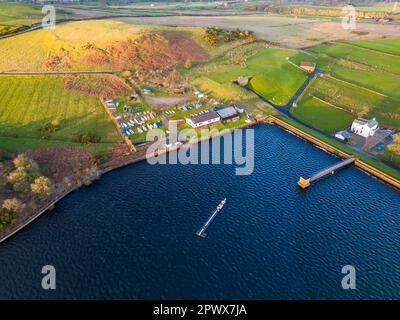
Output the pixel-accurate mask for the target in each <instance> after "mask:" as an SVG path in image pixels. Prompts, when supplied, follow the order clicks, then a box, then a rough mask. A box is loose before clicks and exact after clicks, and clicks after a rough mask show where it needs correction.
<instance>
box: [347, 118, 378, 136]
mask: <svg viewBox="0 0 400 320" xmlns="http://www.w3.org/2000/svg"><path fill="white" fill-rule="evenodd" d="M350 130H351V132H353V133H355V134H357V135H359V136H362V137H364V138H368V137H371V136H373V135H374V134H375V132H376V131H377V130H378V122H377V121H376V120H375V118H373V119H372V120H366V119H362V118H358V119H355V120H354V121H353V123H352V125H351V129H350Z"/></svg>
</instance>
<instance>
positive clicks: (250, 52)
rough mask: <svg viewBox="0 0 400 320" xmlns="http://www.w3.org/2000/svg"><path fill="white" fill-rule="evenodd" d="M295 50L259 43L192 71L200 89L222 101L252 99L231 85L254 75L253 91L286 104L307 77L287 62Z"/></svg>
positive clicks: (192, 77)
mask: <svg viewBox="0 0 400 320" xmlns="http://www.w3.org/2000/svg"><path fill="white" fill-rule="evenodd" d="M297 54H299V53H298V52H297V51H294V50H287V49H278V48H268V49H267V48H264V47H263V46H261V45H259V44H253V45H249V46H245V47H239V48H236V49H234V50H231V51H229V52H228V53H225V54H222V55H219V56H217V57H216V58H214V59H212V60H210V61H209V62H206V63H204V64H200V65H199V66H197V67H195V68H193V69H192V70H190V72H189V75H190V78H191V79H193V81H194V83H195V84H196V85H198V86H199V88H200V90H204V91H206V92H210V93H212V94H213V95H214V96H215V97H216V98H220V99H222V100H236V98H237V97H240V98H242V99H245V98H246V97H245V96H246V95H249V97H251V95H250V92H248V91H247V92H246V91H245V90H243V89H242V88H239V87H237V86H236V85H233V84H232V83H231V81H232V80H234V79H236V78H237V77H239V76H253V79H252V80H251V82H250V85H251V86H252V88H253V89H254V90H255V91H257V92H258V93H260V94H262V95H263V96H265V97H266V98H268V99H271V100H274V101H275V103H277V104H285V103H287V102H288V101H289V100H290V97H291V96H292V95H293V94H294V93H295V92H296V90H297V89H298V88H299V87H300V86H301V84H302V83H303V82H304V80H305V79H306V78H307V75H306V73H305V72H303V71H301V70H300V69H298V68H296V67H295V66H293V65H291V64H290V63H288V61H287V60H286V58H287V57H292V56H294V55H297Z"/></svg>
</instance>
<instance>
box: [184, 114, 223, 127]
mask: <svg viewBox="0 0 400 320" xmlns="http://www.w3.org/2000/svg"><path fill="white" fill-rule="evenodd" d="M220 120H221V118H220V116H219V114H218V113H216V112H214V111H211V112H206V113H203V114H199V115H196V116H192V117H189V118H186V123H187V124H188V125H190V126H191V127H192V128H199V127H204V126H208V125H210V124H213V123H216V122H219V121H220Z"/></svg>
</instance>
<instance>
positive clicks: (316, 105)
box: [290, 96, 354, 134]
mask: <svg viewBox="0 0 400 320" xmlns="http://www.w3.org/2000/svg"><path fill="white" fill-rule="evenodd" d="M290 112H291V113H292V114H293V115H294V116H295V117H296V118H298V119H299V120H301V121H303V122H304V123H306V124H308V125H312V126H314V127H315V128H317V129H319V130H322V131H325V132H327V133H330V134H332V133H335V132H336V131H339V130H341V129H343V128H345V127H347V126H349V125H350V124H351V122H352V121H353V119H354V116H353V115H352V114H351V113H349V112H346V111H343V110H341V109H337V108H334V107H332V106H330V105H328V104H325V103H323V102H320V101H318V100H317V99H315V98H313V97H310V96H306V97H303V99H301V100H300V102H299V107H296V108H292V109H291V110H290Z"/></svg>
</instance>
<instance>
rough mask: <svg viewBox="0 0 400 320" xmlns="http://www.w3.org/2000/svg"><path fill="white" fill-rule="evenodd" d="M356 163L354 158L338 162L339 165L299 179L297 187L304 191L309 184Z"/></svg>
mask: <svg viewBox="0 0 400 320" xmlns="http://www.w3.org/2000/svg"><path fill="white" fill-rule="evenodd" d="M355 161H356V157H354V156H353V157H349V158H347V159H344V160H342V161H340V162H339V163H336V164H334V165H332V166H330V167H328V168H325V169H323V170H321V171H318V172H317V173H315V174H314V175H312V176H311V177H310V178H306V177H300V179H299V181H298V183H297V184H298V185H299V186H300V187H301V188H303V189H305V188H307V187H309V186H310V184H311V183H313V182H315V181H318V180H320V179H322V178H323V177H326V176H329V175H332V174H334V173H335V172H336V171H337V170H340V169H342V168H344V167H346V166H348V165H350V164H352V163H353V162H355Z"/></svg>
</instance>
